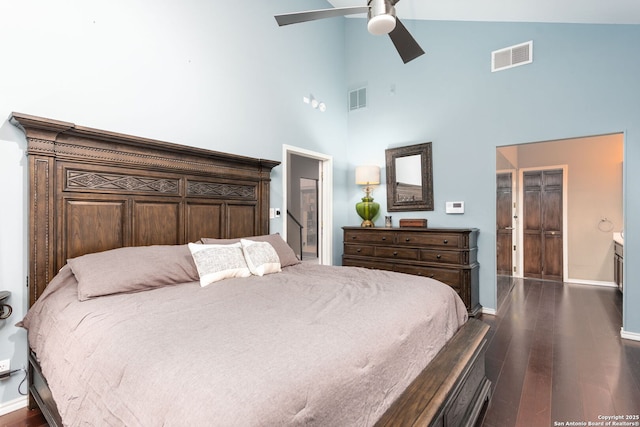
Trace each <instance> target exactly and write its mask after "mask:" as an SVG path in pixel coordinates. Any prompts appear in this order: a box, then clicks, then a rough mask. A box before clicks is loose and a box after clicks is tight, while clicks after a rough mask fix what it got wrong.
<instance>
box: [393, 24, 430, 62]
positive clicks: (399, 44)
mask: <svg viewBox="0 0 640 427" xmlns="http://www.w3.org/2000/svg"><path fill="white" fill-rule="evenodd" d="M389 37H390V38H391V41H392V42H393V45H394V46H395V47H396V50H397V51H398V53H399V54H400V57H401V58H402V61H403V62H404V63H405V64H406V63H407V62H409V61H413V60H414V59H416V58H417V57H419V56H420V55H423V54H424V50H422V48H421V47H420V45H419V44H418V42H417V41H416V39H414V38H413V36H412V35H411V34H410V33H409V31H408V30H407V29H406V27H405V26H404V25H403V24H402V22H400V20H399V19H398V18H396V28H394V29H393V31H391V32H390V33H389Z"/></svg>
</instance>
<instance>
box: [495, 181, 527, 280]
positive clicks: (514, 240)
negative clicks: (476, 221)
mask: <svg viewBox="0 0 640 427" xmlns="http://www.w3.org/2000/svg"><path fill="white" fill-rule="evenodd" d="M501 173H510V174H511V206H512V208H511V227H513V230H511V245H512V246H513V245H515V247H516V248H520V240H519V238H520V237H519V233H518V230H519V224H520V222H519V220H520V212H519V211H518V206H519V205H520V204H519V203H518V194H520V189H519V188H518V169H500V170H496V176H497V175H498V174H501ZM514 206H515V207H514ZM496 222H497V221H496ZM513 267H515V268H516V271H513ZM516 273H519V274H522V273H520V266H519V265H518V250H517V249H516V250H515V251H513V250H512V251H511V276H512V277H521V276H518V275H517V274H516Z"/></svg>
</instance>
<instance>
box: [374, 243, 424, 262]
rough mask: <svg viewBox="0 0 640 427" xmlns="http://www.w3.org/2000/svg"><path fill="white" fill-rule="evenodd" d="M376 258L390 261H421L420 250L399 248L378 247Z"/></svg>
mask: <svg viewBox="0 0 640 427" xmlns="http://www.w3.org/2000/svg"><path fill="white" fill-rule="evenodd" d="M375 256H376V257H379V258H388V259H406V260H413V261H417V260H418V259H420V250H418V249H411V248H399V247H394V246H378V247H376V250H375Z"/></svg>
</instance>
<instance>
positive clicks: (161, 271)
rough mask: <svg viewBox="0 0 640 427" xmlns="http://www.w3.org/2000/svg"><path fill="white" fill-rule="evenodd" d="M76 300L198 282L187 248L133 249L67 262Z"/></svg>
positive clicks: (73, 259) (176, 246) (173, 246)
mask: <svg viewBox="0 0 640 427" xmlns="http://www.w3.org/2000/svg"><path fill="white" fill-rule="evenodd" d="M67 263H68V264H69V266H70V267H71V270H72V271H73V274H74V275H75V276H76V280H77V281H78V299H79V300H80V301H86V300H88V299H90V298H95V297H99V296H103V295H112V294H119V293H129V292H139V291H144V290H148V289H153V288H157V287H162V286H168V285H174V284H178V283H185V282H196V281H198V280H199V279H200V277H199V275H198V270H197V269H196V265H195V263H194V262H193V258H192V257H191V251H190V250H189V248H188V246H187V245H158V246H132V247H124V248H118V249H112V250H109V251H104V252H96V253H92V254H87V255H82V256H80V257H77V258H72V259H69V260H67Z"/></svg>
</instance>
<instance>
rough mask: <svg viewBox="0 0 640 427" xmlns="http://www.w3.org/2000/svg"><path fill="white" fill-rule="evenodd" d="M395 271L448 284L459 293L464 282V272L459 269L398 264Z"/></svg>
mask: <svg viewBox="0 0 640 427" xmlns="http://www.w3.org/2000/svg"><path fill="white" fill-rule="evenodd" d="M395 271H397V272H400V273H407V274H413V275H416V276H423V277H429V278H431V279H436V280H439V281H440V282H444V283H446V284H447V285H449V286H451V287H452V288H454V289H455V290H456V291H458V292H459V291H460V285H461V283H462V280H463V277H462V276H463V272H462V271H461V270H458V269H448V268H438V267H423V266H418V265H405V264H396V265H395Z"/></svg>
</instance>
